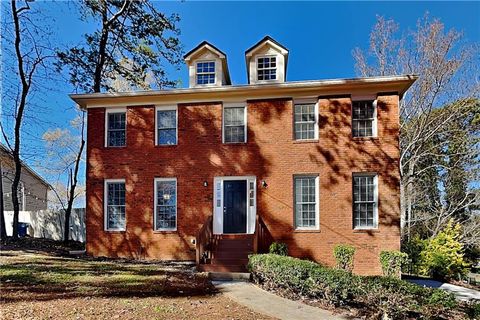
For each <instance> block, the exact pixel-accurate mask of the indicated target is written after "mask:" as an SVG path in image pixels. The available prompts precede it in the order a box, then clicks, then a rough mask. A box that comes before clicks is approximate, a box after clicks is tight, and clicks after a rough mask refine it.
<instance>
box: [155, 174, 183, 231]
mask: <svg viewBox="0 0 480 320" xmlns="http://www.w3.org/2000/svg"><path fill="white" fill-rule="evenodd" d="M161 181H166V182H171V181H175V228H159V229H157V203H158V199H157V182H161ZM153 205H154V208H153V231H156V232H162V231H170V232H171V231H177V226H178V183H177V178H175V177H174V178H155V179H153Z"/></svg>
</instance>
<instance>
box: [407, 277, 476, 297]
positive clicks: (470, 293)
mask: <svg viewBox="0 0 480 320" xmlns="http://www.w3.org/2000/svg"><path fill="white" fill-rule="evenodd" d="M405 280H406V281H408V282H411V283H415V284H418V285H419V286H424V287H430V288H438V289H442V290H445V291H449V292H451V293H453V294H454V295H455V296H456V297H457V299H458V300H463V301H468V300H475V299H476V300H480V291H478V290H474V289H469V288H464V287H460V286H456V285H453V284H449V283H443V282H440V281H436V280H430V279H405Z"/></svg>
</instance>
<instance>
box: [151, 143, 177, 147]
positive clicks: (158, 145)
mask: <svg viewBox="0 0 480 320" xmlns="http://www.w3.org/2000/svg"><path fill="white" fill-rule="evenodd" d="M168 147H178V143H177V144H156V145H155V148H168Z"/></svg>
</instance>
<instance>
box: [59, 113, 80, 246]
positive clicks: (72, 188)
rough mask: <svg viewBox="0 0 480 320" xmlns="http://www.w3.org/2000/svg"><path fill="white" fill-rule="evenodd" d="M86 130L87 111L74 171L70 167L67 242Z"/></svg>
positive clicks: (66, 224) (64, 235) (66, 212)
mask: <svg viewBox="0 0 480 320" xmlns="http://www.w3.org/2000/svg"><path fill="white" fill-rule="evenodd" d="M84 131H85V113H84V112H83V114H82V130H81V133H80V134H81V137H82V141H81V142H80V149H79V150H78V154H77V158H76V159H75V168H74V170H73V173H72V171H71V169H70V180H71V183H70V190H69V196H68V204H67V209H66V210H65V229H64V231H63V241H64V242H65V243H67V242H68V240H69V235H70V216H71V215H72V208H73V201H74V200H75V188H76V187H77V182H78V181H77V177H78V170H79V168H80V161H81V160H82V153H83V149H84V148H85V138H84Z"/></svg>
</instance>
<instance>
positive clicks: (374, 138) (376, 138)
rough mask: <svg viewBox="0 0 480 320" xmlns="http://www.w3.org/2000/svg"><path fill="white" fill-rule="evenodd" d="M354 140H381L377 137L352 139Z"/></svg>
mask: <svg viewBox="0 0 480 320" xmlns="http://www.w3.org/2000/svg"><path fill="white" fill-rule="evenodd" d="M352 140H356V141H369V140H380V138H379V137H378V136H375V137H352Z"/></svg>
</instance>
